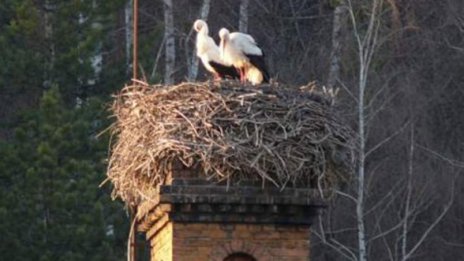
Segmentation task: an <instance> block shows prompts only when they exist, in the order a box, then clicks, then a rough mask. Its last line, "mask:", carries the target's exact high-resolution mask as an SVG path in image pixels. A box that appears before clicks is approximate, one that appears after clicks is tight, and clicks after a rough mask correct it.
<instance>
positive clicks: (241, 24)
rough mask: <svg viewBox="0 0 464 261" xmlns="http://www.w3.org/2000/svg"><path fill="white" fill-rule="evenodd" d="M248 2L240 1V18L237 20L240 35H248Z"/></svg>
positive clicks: (248, 0) (246, 0)
mask: <svg viewBox="0 0 464 261" xmlns="http://www.w3.org/2000/svg"><path fill="white" fill-rule="evenodd" d="M249 4H250V0H241V1H240V14H239V16H240V18H239V20H238V30H239V31H240V32H242V33H248V6H249Z"/></svg>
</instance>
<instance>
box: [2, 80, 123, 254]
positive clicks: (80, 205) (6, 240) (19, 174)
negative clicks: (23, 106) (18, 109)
mask: <svg viewBox="0 0 464 261" xmlns="http://www.w3.org/2000/svg"><path fill="white" fill-rule="evenodd" d="M101 104H102V102H101V101H100V100H98V99H89V100H88V101H87V102H85V103H84V104H83V105H82V106H81V107H80V108H76V109H67V108H66V107H65V106H64V104H63V99H62V97H61V94H60V92H59V90H58V88H57V87H53V88H51V89H50V90H49V91H47V92H45V94H44V95H43V97H42V99H41V102H40V108H39V109H38V110H37V111H33V112H29V113H27V114H24V115H22V117H21V123H20V125H19V126H18V127H17V128H16V129H15V133H16V135H15V138H14V140H13V141H12V142H9V143H0V158H1V159H2V160H0V168H1V169H2V171H1V172H0V219H1V220H2V222H0V238H1V243H0V253H2V254H1V256H2V260H120V259H122V257H123V255H124V249H125V248H124V241H125V239H126V233H127V231H128V224H127V218H126V217H125V214H124V212H123V206H122V204H120V203H118V202H113V201H112V200H111V199H110V197H109V192H108V191H105V190H104V189H101V188H99V184H100V183H101V181H102V180H104V178H105V176H104V173H105V158H106V156H107V155H106V154H107V142H108V140H107V138H108V137H106V136H104V137H101V138H99V139H97V138H96V134H97V132H98V131H100V130H101V129H103V126H104V124H106V123H104V121H103V119H104V118H105V113H104V112H105V110H104V109H103V108H102V105H101Z"/></svg>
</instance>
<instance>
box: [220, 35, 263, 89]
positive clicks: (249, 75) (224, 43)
mask: <svg viewBox="0 0 464 261" xmlns="http://www.w3.org/2000/svg"><path fill="white" fill-rule="evenodd" d="M219 37H220V38H221V43H220V44H219V48H220V50H221V58H222V60H223V61H224V62H225V63H227V64H232V65H233V66H234V67H235V68H237V69H238V70H239V71H240V80H241V81H242V82H244V81H246V80H248V81H250V82H251V83H252V84H254V85H255V84H260V83H263V82H265V83H266V82H269V73H268V71H267V68H266V64H265V62H264V53H263V51H262V50H261V48H260V47H259V46H258V45H257V44H256V41H255V39H254V38H253V37H252V36H251V35H249V34H244V33H240V32H234V33H230V32H229V30H227V29H226V28H222V29H221V30H220V31H219Z"/></svg>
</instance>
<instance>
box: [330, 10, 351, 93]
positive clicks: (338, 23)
mask: <svg viewBox="0 0 464 261" xmlns="http://www.w3.org/2000/svg"><path fill="white" fill-rule="evenodd" d="M346 11H347V7H346V5H344V4H343V3H340V4H339V5H337V7H335V10H334V13H333V24H332V51H331V54H330V64H329V75H328V77H327V87H329V88H334V87H335V84H336V82H337V81H338V80H339V78H340V55H341V48H342V40H343V37H342V35H343V32H344V23H345V16H346Z"/></svg>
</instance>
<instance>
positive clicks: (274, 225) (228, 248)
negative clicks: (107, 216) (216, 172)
mask: <svg viewBox="0 0 464 261" xmlns="http://www.w3.org/2000/svg"><path fill="white" fill-rule="evenodd" d="M268 186H269V185H268ZM323 207H324V203H323V201H322V200H321V199H320V195H319V193H318V192H317V191H316V190H314V189H307V188H286V189H284V190H280V189H278V188H275V187H269V188H264V189H263V188H262V187H261V185H257V186H256V184H253V183H252V182H250V183H249V184H246V182H241V185H234V186H232V185H231V186H227V185H220V184H216V183H211V182H208V181H206V180H204V179H200V178H194V177H185V176H184V177H179V178H174V179H172V181H171V182H170V184H169V185H165V186H162V187H161V190H160V193H159V195H158V197H157V198H156V199H153V200H150V201H145V202H144V203H143V204H141V205H140V207H139V215H138V216H139V217H140V218H139V225H138V230H139V231H143V232H145V233H146V238H147V240H148V241H149V242H150V246H151V260H152V261H173V260H175V261H183V260H192V261H203V260H212V261H271V260H275V261H277V260H287V261H308V260H309V256H310V242H309V238H310V225H311V221H312V219H313V217H314V216H316V215H317V214H318V212H319V210H320V209H321V208H323Z"/></svg>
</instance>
